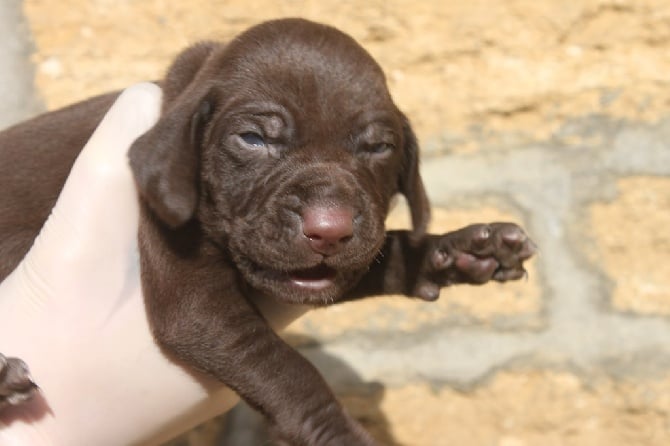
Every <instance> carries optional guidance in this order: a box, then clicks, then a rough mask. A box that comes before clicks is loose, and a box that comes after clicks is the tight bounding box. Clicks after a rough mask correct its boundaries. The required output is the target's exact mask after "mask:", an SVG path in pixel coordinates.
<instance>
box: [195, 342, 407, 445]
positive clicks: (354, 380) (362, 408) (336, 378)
mask: <svg viewBox="0 0 670 446" xmlns="http://www.w3.org/2000/svg"><path fill="white" fill-rule="evenodd" d="M286 340H287V342H288V343H289V344H291V345H293V346H295V347H296V348H298V350H299V351H300V352H301V353H303V354H304V355H305V356H307V357H308V358H309V360H310V361H311V362H312V363H313V364H314V365H315V366H316V367H317V368H318V369H319V371H320V372H321V373H322V375H323V376H324V377H325V378H326V380H327V381H328V383H329V384H330V386H331V388H332V389H333V391H334V392H335V394H336V396H337V399H338V400H339V401H340V402H341V403H342V404H343V405H344V406H345V407H346V409H347V411H349V413H350V414H351V415H352V416H353V417H354V418H355V419H356V420H358V421H359V422H360V423H361V424H362V425H363V426H364V427H365V428H366V429H367V430H368V431H369V432H370V433H371V434H372V435H373V436H374V437H375V439H376V440H377V441H378V442H379V443H380V444H383V445H388V446H394V445H399V443H398V442H397V441H396V440H395V439H394V438H393V435H392V433H391V430H390V426H389V424H388V420H387V419H386V417H385V416H384V413H383V412H382V410H381V402H382V400H383V398H384V386H383V385H382V384H380V383H379V382H374V381H373V382H365V381H363V380H362V379H361V377H360V376H358V375H357V374H356V373H355V372H354V371H353V370H352V369H351V368H350V367H349V366H348V365H347V364H346V363H344V362H343V361H341V360H340V359H338V358H336V357H334V356H331V355H328V354H326V353H324V352H323V350H322V349H321V348H320V345H319V344H318V343H317V342H316V341H314V340H313V339H310V338H305V337H297V336H291V337H289V338H287V339H286ZM272 444H274V443H273V442H272V440H271V436H270V434H269V432H268V429H267V424H266V423H265V420H264V418H263V417H262V416H261V415H260V414H258V413H257V412H256V411H254V410H253V409H251V408H250V407H249V406H247V405H246V404H245V403H240V404H238V405H237V406H236V407H235V408H234V409H233V410H232V411H230V412H229V413H228V415H226V417H225V421H224V426H223V429H222V431H221V433H220V435H219V437H218V439H217V440H216V442H215V443H214V445H215V446H265V445H272ZM189 446H191V445H189ZM192 446H195V445H192Z"/></svg>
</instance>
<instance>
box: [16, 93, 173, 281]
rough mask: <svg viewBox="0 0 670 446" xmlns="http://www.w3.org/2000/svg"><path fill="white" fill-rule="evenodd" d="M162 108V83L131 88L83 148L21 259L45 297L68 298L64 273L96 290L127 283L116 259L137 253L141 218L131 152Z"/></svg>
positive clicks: (124, 270)
mask: <svg viewBox="0 0 670 446" xmlns="http://www.w3.org/2000/svg"><path fill="white" fill-rule="evenodd" d="M160 105H161V90H160V88H159V87H158V86H157V85H155V84H150V83H144V84H137V85H135V86H132V87H130V88H128V89H127V90H125V91H124V92H123V93H121V95H120V96H119V97H118V99H117V100H116V102H115V103H114V104H113V105H112V107H111V108H110V109H109V111H108V112H107V114H106V115H105V117H104V118H103V120H102V121H101V123H100V125H99V126H98V128H97V129H96V130H95V132H94V133H93V135H92V136H91V138H90V140H89V141H88V143H87V144H86V145H85V146H84V148H83V150H82V152H81V153H80V155H79V157H78V158H77V160H76V162H75V164H74V166H73V168H72V171H71V172H70V175H69V176H68V179H67V181H66V183H65V186H64V187H63V190H62V192H61V194H60V196H59V198H58V201H57V202H56V205H55V207H54V208H53V210H52V212H51V215H50V216H49V218H48V220H47V221H46V223H45V224H44V227H43V228H42V230H41V231H40V234H39V236H38V237H37V239H36V240H35V243H34V245H33V247H32V248H31V250H30V252H29V253H28V254H27V256H26V258H25V260H24V262H23V268H24V270H25V271H24V272H25V273H27V275H28V277H29V278H30V279H31V280H30V282H32V284H33V286H36V287H42V288H43V289H42V290H41V291H42V292H43V293H53V292H57V293H58V294H63V293H67V291H68V290H67V286H65V289H63V288H62V286H63V285H67V284H68V283H69V282H72V277H71V275H72V273H70V274H69V276H70V277H68V274H64V272H67V271H76V275H77V277H76V279H77V280H78V281H81V280H84V281H87V282H88V283H90V284H91V285H93V286H91V287H89V288H88V289H92V290H94V289H96V286H97V287H106V286H116V285H117V284H118V282H119V281H121V282H122V281H123V277H124V275H125V274H126V273H127V264H128V262H124V261H119V260H124V258H126V257H128V256H134V255H135V252H136V232H137V224H138V215H139V206H138V202H137V195H136V191H135V183H134V181H133V177H132V173H131V171H130V167H129V165H128V160H127V152H128V148H129V147H130V145H131V144H132V143H133V141H134V140H135V139H136V138H137V137H139V136H140V135H141V134H142V133H144V132H146V131H147V130H148V129H149V128H150V127H151V126H152V125H153V124H154V123H155V122H156V121H157V119H158V116H159V114H160ZM132 263H133V264H134V263H136V262H132ZM115 269H116V270H115ZM79 286H80V287H81V286H86V284H82V283H81V282H80V283H79ZM98 289H99V288H98Z"/></svg>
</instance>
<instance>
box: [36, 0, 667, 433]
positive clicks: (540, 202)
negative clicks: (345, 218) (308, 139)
mask: <svg viewBox="0 0 670 446" xmlns="http://www.w3.org/2000/svg"><path fill="white" fill-rule="evenodd" d="M23 5H24V15H25V18H26V22H27V23H28V25H29V28H30V30H31V32H32V37H33V40H34V42H33V43H34V53H33V55H32V60H33V62H34V64H35V73H36V74H35V85H36V88H37V90H38V91H39V94H40V95H41V98H42V100H43V102H44V103H45V104H46V107H47V108H49V109H52V108H55V107H58V106H61V105H64V104H67V103H70V102H73V101H76V100H78V99H81V98H84V97H87V96H89V95H92V94H95V93H100V92H104V91H108V90H110V89H116V88H122V87H124V86H127V85H129V84H131V83H134V82H136V81H140V80H147V79H157V78H160V77H161V76H162V73H163V72H164V70H165V68H166V66H167V64H168V63H169V61H170V59H171V58H172V57H173V56H174V55H175V54H176V53H177V52H178V51H179V50H181V49H182V48H183V47H185V46H187V45H188V44H190V43H193V42H195V41H197V40H201V39H224V40H225V39H229V38H231V37H232V36H234V35H235V34H237V33H238V32H240V31H241V30H243V29H245V28H246V27H248V26H249V25H252V24H254V23H257V22H259V21H262V20H265V19H269V18H275V17H282V16H303V17H306V18H311V19H315V20H319V21H324V22H327V23H330V24H332V25H335V26H337V27H339V28H341V29H342V30H344V31H346V32H348V33H350V34H352V35H353V36H354V37H355V38H356V39H357V40H359V41H360V42H361V43H362V44H363V45H364V46H365V47H366V48H367V49H368V50H369V51H370V52H371V53H372V54H373V56H374V57H375V58H376V59H377V60H378V61H379V63H380V64H381V65H382V67H383V68H384V69H385V71H386V73H387V75H388V81H389V85H390V88H391V90H392V92H393V94H394V97H395V98H396V101H397V103H398V104H399V106H400V107H401V108H402V109H403V110H404V111H405V112H406V113H407V114H408V115H409V116H410V119H411V120H412V122H413V123H414V126H415V129H416V130H417V133H418V135H419V138H420V140H421V141H422V142H423V153H424V155H423V165H422V168H423V174H424V178H425V180H426V184H427V186H428V190H429V194H430V197H431V201H432V202H433V205H434V206H435V218H434V221H433V230H435V231H446V230H450V229H455V228H457V227H459V226H462V225H464V224H467V223H470V222H475V221H491V220H500V219H505V220H507V219H510V220H514V221H518V222H521V223H522V224H523V225H524V226H525V227H527V228H528V230H529V232H530V233H531V235H532V237H533V238H534V240H535V241H536V242H537V243H538V245H539V246H540V249H541V253H540V255H539V256H538V258H537V259H535V260H534V261H533V262H532V264H531V265H530V270H529V273H530V274H529V279H528V280H527V281H525V282H524V281H521V282H518V283H513V284H507V285H504V286H501V285H495V284H491V285H486V286H484V287H460V288H453V289H447V290H444V292H443V293H442V296H441V298H440V300H439V301H438V302H437V303H434V304H426V303H421V302H417V301H409V300H406V299H403V298H379V299H374V300H370V301H366V302H359V303H353V304H346V305H343V306H337V307H333V308H330V309H326V310H318V311H314V312H313V313H311V314H309V315H307V316H306V317H304V318H303V319H301V320H300V321H298V322H297V323H295V324H294V325H293V326H292V327H290V328H289V330H288V331H287V333H286V337H287V339H289V340H290V342H292V343H293V344H294V345H296V346H297V347H299V348H300V349H301V351H302V352H303V353H304V354H305V355H307V356H308V357H309V358H310V359H312V360H313V361H314V362H315V363H316V364H317V365H318V366H319V367H320V368H321V369H322V371H323V373H324V375H325V376H326V377H327V378H328V380H329V381H330V382H331V383H332V385H333V386H334V388H335V389H336V390H337V393H338V395H339V397H340V398H341V400H342V401H343V402H344V404H345V405H346V406H347V407H348V408H349V409H350V410H351V412H352V413H353V414H354V415H355V416H357V417H358V418H359V419H361V421H362V422H363V423H364V424H365V425H367V426H368V427H369V428H370V429H371V430H372V431H373V432H374V434H375V435H376V436H377V438H378V439H379V440H380V441H381V442H382V443H383V444H389V445H391V444H398V445H408V446H420V445H425V446H435V445H444V444H456V445H472V446H479V445H481V446H484V445H499V446H524V445H539V444H542V445H566V444H569V445H571V446H579V445H605V444H606V445H612V446H616V445H622V446H623V445H626V446H628V445H659V446H660V445H665V444H670V396H669V395H670V323H669V320H668V317H669V316H670V291H669V290H670V229H669V228H670V112H669V109H670V3H668V2H667V1H666V0H640V1H634V0H577V1H571V2H566V1H559V0H542V1H537V0H499V1H488V0H471V1H468V2H462V1H459V0H434V1H429V0H412V1H408V0H378V1H377V0H375V1H367V2H356V1H349V0H341V1H316V0H314V1H307V0H285V1H269V0H245V1H238V0H229V1H211V0H189V1H188V2H186V1H183V2H182V1H167V0H145V1H141V2H140V1H132V0H24V2H23ZM406 220H407V218H406V214H405V212H404V208H403V206H402V204H401V205H399V206H398V208H397V210H396V212H395V214H394V215H393V216H392V217H391V219H390V221H389V224H390V225H391V226H403V225H406ZM229 418H231V419H233V422H230V423H229V425H232V426H234V428H230V426H229V429H228V431H227V432H223V433H222V432H221V431H222V430H225V429H223V428H222V426H223V420H218V421H216V422H214V423H209V424H207V425H206V426H203V427H201V428H199V429H196V430H194V431H193V432H191V433H189V434H186V435H185V436H183V437H181V438H180V439H178V440H176V441H175V443H173V444H189V445H192V446H196V445H214V444H221V445H223V444H239V445H247V444H254V443H253V442H250V441H251V440H245V441H242V440H237V442H235V441H233V440H232V438H238V439H239V438H242V437H243V435H249V436H250V437H247V438H252V437H253V436H254V435H255V434H254V432H246V433H245V432H244V430H245V429H247V430H249V428H248V426H249V425H250V424H251V425H252V426H256V424H254V423H256V421H255V418H254V417H253V416H252V415H251V414H249V413H248V412H246V411H245V409H244V408H240V409H238V410H237V411H236V412H235V413H234V414H233V416H231V417H229ZM244 426H247V428H245V427H244ZM231 429H233V430H231ZM254 429H255V428H251V431H253V430H254ZM234 435H237V437H234ZM226 438H228V440H226ZM226 441H228V442H227V443H226Z"/></svg>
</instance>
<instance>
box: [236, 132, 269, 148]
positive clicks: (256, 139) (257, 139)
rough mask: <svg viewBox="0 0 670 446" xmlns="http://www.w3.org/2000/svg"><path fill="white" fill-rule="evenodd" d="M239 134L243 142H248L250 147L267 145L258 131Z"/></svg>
mask: <svg viewBox="0 0 670 446" xmlns="http://www.w3.org/2000/svg"><path fill="white" fill-rule="evenodd" d="M239 136H240V138H241V139H242V141H244V143H245V144H248V145H250V146H252V147H265V146H266V145H267V144H266V143H265V140H264V139H263V137H262V136H261V135H259V134H258V133H254V132H246V133H241V134H240V135H239Z"/></svg>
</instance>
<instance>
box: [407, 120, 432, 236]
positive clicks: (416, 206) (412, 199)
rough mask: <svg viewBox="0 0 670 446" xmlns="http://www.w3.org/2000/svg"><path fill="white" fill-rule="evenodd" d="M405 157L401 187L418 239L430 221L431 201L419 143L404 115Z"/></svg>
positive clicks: (414, 232) (414, 234)
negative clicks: (422, 172)
mask: <svg viewBox="0 0 670 446" xmlns="http://www.w3.org/2000/svg"><path fill="white" fill-rule="evenodd" d="M403 139H404V144H405V147H404V151H405V159H404V166H403V170H402V173H401V175H400V184H399V189H400V193H402V194H403V195H404V196H405V198H406V199H407V204H408V205H409V210H410V214H411V217H412V228H413V230H412V239H413V240H415V241H418V240H419V239H420V238H421V237H423V236H424V234H425V233H426V228H427V226H428V222H429V221H430V203H429V202H428V197H427V196H426V190H425V188H424V187H423V181H422V180H421V174H420V173H419V144H418V142H417V139H416V136H415V135H414V131H413V130H412V128H411V126H410V124H409V120H408V119H407V118H406V117H404V116H403Z"/></svg>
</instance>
